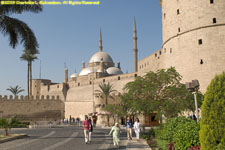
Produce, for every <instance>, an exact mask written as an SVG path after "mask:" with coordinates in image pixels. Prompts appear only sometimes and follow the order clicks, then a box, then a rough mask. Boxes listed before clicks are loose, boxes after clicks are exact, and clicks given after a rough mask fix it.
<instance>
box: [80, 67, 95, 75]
mask: <svg viewBox="0 0 225 150" xmlns="http://www.w3.org/2000/svg"><path fill="white" fill-rule="evenodd" d="M93 71H94V72H96V69H95V68H91V67H87V68H84V69H82V70H81V72H80V74H79V76H85V75H88V74H89V73H92V72H93Z"/></svg>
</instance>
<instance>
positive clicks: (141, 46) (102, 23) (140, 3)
mask: <svg viewBox="0 0 225 150" xmlns="http://www.w3.org/2000/svg"><path fill="white" fill-rule="evenodd" d="M48 1H50V0H48ZM55 1H60V0H55ZM61 1H62V0H61ZM77 1H80V0H77ZM87 1H91V0H87ZM92 1H94V0H92ZM95 1H96V0H95ZM99 1H100V5H74V6H72V5H44V9H43V11H42V12H40V13H37V14H35V13H30V12H26V13H23V14H18V15H13V16H11V17H14V18H17V19H19V20H21V21H24V22H25V23H27V24H28V25H29V27H30V28H31V29H32V30H33V32H34V33H35V35H36V37H37V40H38V43H39V51H40V54H39V55H37V56H38V60H36V61H35V62H33V78H34V79H37V78H39V75H40V62H41V78H42V79H50V80H52V82H56V83H62V82H63V80H64V64H65V63H66V66H67V68H68V70H69V75H71V74H73V73H74V72H75V70H76V72H77V73H79V72H80V71H81V67H82V61H84V62H86V65H87V64H88V62H89V60H90V58H91V56H92V55H93V54H95V53H96V52H98V51H99V49H98V47H99V45H98V44H99V30H100V28H101V30H102V40H103V51H104V52H106V53H108V54H109V55H110V56H111V57H112V59H113V61H114V63H115V64H116V62H117V61H120V63H121V69H122V71H123V72H124V73H125V72H126V71H128V72H129V73H130V72H133V68H134V67H133V37H132V36H133V22H134V17H135V18H136V22H137V36H138V59H139V60H141V59H143V58H145V57H146V56H148V55H150V54H152V53H154V51H156V50H159V49H160V48H161V45H162V24H161V7H160V5H159V2H158V0H99ZM23 49H24V48H23V47H22V45H18V46H17V47H16V48H15V49H13V48H12V47H10V46H9V39H8V37H7V36H3V34H2V33H0V70H1V71H0V95H10V94H11V93H10V92H9V91H7V90H6V89H7V88H9V86H13V87H14V86H16V85H19V86H20V87H22V88H23V89H25V92H23V93H21V94H22V95H26V93H27V92H26V88H27V62H25V61H21V60H20V56H21V55H22V52H23Z"/></svg>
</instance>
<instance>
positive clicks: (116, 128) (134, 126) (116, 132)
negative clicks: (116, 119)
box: [109, 117, 141, 147]
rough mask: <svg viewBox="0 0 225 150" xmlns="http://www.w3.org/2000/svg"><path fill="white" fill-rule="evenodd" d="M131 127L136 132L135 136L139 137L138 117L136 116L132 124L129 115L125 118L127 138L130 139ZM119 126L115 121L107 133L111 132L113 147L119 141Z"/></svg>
mask: <svg viewBox="0 0 225 150" xmlns="http://www.w3.org/2000/svg"><path fill="white" fill-rule="evenodd" d="M133 129H134V131H135V134H136V138H137V139H139V137H140V131H141V124H140V121H139V119H138V118H136V120H135V123H134V124H133V122H132V120H131V119H130V117H128V118H127V122H126V130H127V139H128V140H132V133H133ZM120 133H121V130H120V127H119V124H118V123H115V126H113V127H112V129H111V131H110V133H109V135H111V134H113V144H114V146H115V147H119V143H120Z"/></svg>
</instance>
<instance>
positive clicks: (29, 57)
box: [20, 49, 38, 97]
mask: <svg viewBox="0 0 225 150" xmlns="http://www.w3.org/2000/svg"><path fill="white" fill-rule="evenodd" d="M36 54H38V51H37V50H27V49H25V50H24V53H23V54H22V56H21V57H20V59H21V60H23V61H27V66H28V67H27V93H28V97H30V96H31V95H32V62H33V61H34V60H36V59H37V56H36Z"/></svg>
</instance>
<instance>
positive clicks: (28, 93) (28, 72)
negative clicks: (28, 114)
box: [27, 61, 30, 99]
mask: <svg viewBox="0 0 225 150" xmlns="http://www.w3.org/2000/svg"><path fill="white" fill-rule="evenodd" d="M29 83H30V63H29V61H28V70H27V96H28V99H29V98H30V88H29V87H30V86H29Z"/></svg>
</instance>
